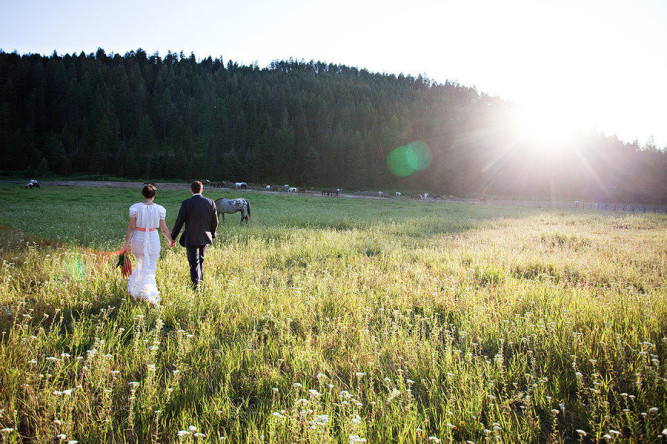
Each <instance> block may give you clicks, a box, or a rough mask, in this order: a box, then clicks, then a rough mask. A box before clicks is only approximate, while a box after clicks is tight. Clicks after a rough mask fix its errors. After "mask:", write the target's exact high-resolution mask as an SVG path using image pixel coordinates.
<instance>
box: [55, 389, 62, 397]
mask: <svg viewBox="0 0 667 444" xmlns="http://www.w3.org/2000/svg"><path fill="white" fill-rule="evenodd" d="M53 394H54V395H56V396H62V395H63V392H61V391H60V390H56V391H54V392H53Z"/></svg>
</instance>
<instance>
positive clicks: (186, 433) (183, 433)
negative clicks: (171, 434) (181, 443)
mask: <svg viewBox="0 0 667 444" xmlns="http://www.w3.org/2000/svg"><path fill="white" fill-rule="evenodd" d="M189 434H190V432H188V431H187V430H179V431H178V433H177V435H178V437H179V438H182V437H184V436H188V435H189Z"/></svg>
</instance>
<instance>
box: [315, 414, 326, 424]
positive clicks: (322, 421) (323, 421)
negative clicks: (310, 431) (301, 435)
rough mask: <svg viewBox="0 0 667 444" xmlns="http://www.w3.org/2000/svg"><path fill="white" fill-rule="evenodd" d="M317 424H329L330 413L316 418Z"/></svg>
mask: <svg viewBox="0 0 667 444" xmlns="http://www.w3.org/2000/svg"><path fill="white" fill-rule="evenodd" d="M314 422H315V424H329V415H320V416H318V417H317V418H315V421H314Z"/></svg>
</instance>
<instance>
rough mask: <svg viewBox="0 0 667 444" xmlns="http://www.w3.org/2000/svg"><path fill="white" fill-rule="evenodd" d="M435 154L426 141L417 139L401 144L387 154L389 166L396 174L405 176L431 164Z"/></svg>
mask: <svg viewBox="0 0 667 444" xmlns="http://www.w3.org/2000/svg"><path fill="white" fill-rule="evenodd" d="M432 160H433V154H431V149H430V148H429V147H428V145H426V144H425V143H424V142H422V141H420V140H417V141H415V142H412V143H410V144H408V145H405V146H400V147H398V148H396V149H395V150H393V151H392V152H391V153H389V156H387V167H389V171H391V173H392V174H393V175H395V176H399V177H405V176H409V175H411V174H414V173H415V172H417V171H421V170H425V169H426V168H428V167H429V166H430V165H431V161H432Z"/></svg>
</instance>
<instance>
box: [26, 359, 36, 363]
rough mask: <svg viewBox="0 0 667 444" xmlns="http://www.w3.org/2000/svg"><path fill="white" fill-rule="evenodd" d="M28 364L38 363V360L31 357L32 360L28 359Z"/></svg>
mask: <svg viewBox="0 0 667 444" xmlns="http://www.w3.org/2000/svg"><path fill="white" fill-rule="evenodd" d="M28 364H37V361H35V360H34V359H31V360H30V361H28Z"/></svg>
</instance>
